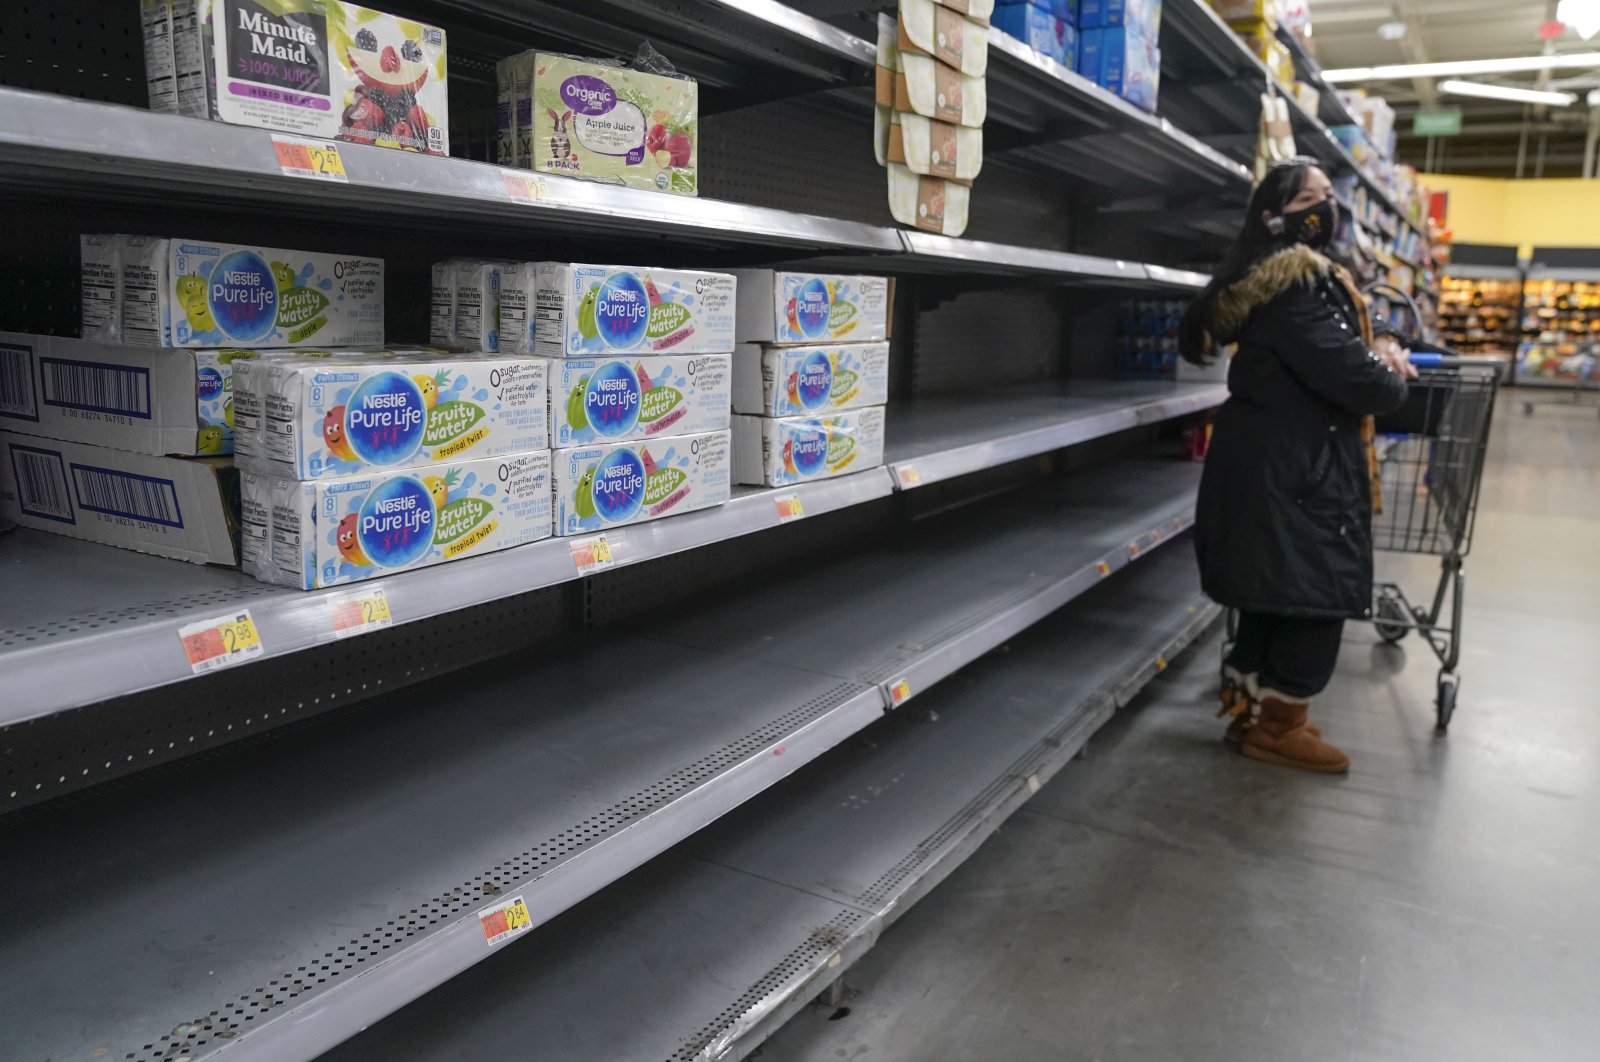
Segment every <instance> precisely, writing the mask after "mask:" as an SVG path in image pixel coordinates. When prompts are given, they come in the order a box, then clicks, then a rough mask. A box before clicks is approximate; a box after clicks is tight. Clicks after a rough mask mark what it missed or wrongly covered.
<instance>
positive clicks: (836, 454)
mask: <svg viewBox="0 0 1600 1062" xmlns="http://www.w3.org/2000/svg"><path fill="white" fill-rule="evenodd" d="M883 425H884V413H883V409H882V407H880V406H873V407H871V408H870V409H853V410H846V411H845V412H842V413H829V414H826V415H824V416H817V417H782V418H773V417H746V416H736V417H734V418H733V462H734V477H735V479H736V481H737V482H739V483H749V484H759V485H765V486H769V487H785V486H790V485H792V484H795V483H806V482H809V481H811V480H814V479H829V478H831V477H833V476H843V475H846V474H848V473H851V472H859V471H861V470H862V469H867V468H876V467H877V466H879V465H881V464H883Z"/></svg>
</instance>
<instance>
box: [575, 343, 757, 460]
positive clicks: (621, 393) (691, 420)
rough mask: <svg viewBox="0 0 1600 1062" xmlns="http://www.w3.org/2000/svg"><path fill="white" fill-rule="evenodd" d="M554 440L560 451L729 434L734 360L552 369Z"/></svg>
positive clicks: (579, 362) (589, 362)
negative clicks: (669, 437) (628, 441)
mask: <svg viewBox="0 0 1600 1062" xmlns="http://www.w3.org/2000/svg"><path fill="white" fill-rule="evenodd" d="M548 364H549V365H550V366H551V373H552V376H551V380H550V439H551V443H552V445H554V446H557V447H563V446H579V445H584V444H592V443H601V442H621V441H622V440H625V439H649V438H652V437H654V436H657V435H693V434H698V433H701V432H707V431H721V430H726V429H727V427H728V417H729V412H728V410H729V405H730V402H731V400H732V392H733V359H732V357H731V356H730V355H727V354H702V355H694V356H672V357H665V358H651V357H644V358H620V359H616V360H612V361H607V360H605V359H601V358H565V359H562V360H561V361H551V362H549V363H548Z"/></svg>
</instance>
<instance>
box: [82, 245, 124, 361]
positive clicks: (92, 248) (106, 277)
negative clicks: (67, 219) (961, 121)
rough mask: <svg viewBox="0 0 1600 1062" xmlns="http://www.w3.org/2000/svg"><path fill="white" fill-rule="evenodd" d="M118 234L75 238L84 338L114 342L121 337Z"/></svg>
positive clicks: (120, 253)
mask: <svg viewBox="0 0 1600 1062" xmlns="http://www.w3.org/2000/svg"><path fill="white" fill-rule="evenodd" d="M122 246H123V238H122V237H121V236H105V235H89V236H80V237H78V261H79V268H78V290H79V293H80V297H81V306H82V317H81V328H80V330H79V332H78V334H79V335H81V336H82V337H83V338H84V339H93V340H96V341H98V342H101V343H115V342H118V341H119V340H120V339H121V338H122Z"/></svg>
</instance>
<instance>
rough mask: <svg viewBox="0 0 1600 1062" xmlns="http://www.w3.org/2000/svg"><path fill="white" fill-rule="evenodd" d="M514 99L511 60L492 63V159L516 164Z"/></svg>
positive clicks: (500, 163) (507, 164)
mask: <svg viewBox="0 0 1600 1062" xmlns="http://www.w3.org/2000/svg"><path fill="white" fill-rule="evenodd" d="M515 114H516V101H515V98H514V97H513V96H512V93H511V60H510V59H502V60H500V61H499V62H497V63H495V64H494V161H495V162H496V163H497V164H499V165H501V166H515V165H516V164H517V125H516V120H515V118H514V115H515Z"/></svg>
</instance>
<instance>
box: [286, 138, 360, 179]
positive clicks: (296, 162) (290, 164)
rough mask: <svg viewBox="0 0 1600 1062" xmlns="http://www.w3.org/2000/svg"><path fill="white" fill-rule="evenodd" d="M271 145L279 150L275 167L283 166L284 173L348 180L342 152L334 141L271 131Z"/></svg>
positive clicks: (295, 175)
mask: <svg viewBox="0 0 1600 1062" xmlns="http://www.w3.org/2000/svg"><path fill="white" fill-rule="evenodd" d="M272 149H273V150H274V151H276V152H277V154H278V167H279V168H280V169H281V170H283V174H284V176H285V177H307V178H309V179H311V180H313V181H338V182H339V183H340V184H349V183H350V177H349V175H348V174H347V173H345V171H344V156H343V155H341V154H339V145H337V144H331V143H329V142H328V141H326V140H303V139H301V138H299V137H292V136H278V135H277V134H273V137H272Z"/></svg>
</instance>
